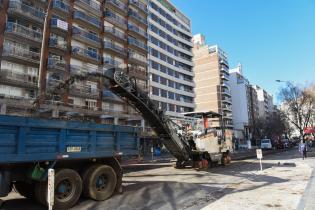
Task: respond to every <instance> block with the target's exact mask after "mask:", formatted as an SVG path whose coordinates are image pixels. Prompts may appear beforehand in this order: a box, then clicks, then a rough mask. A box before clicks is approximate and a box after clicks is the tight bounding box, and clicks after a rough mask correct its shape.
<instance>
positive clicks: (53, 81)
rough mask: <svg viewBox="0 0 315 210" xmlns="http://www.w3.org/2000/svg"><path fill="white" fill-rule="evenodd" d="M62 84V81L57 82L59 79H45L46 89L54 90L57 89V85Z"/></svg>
mask: <svg viewBox="0 0 315 210" xmlns="http://www.w3.org/2000/svg"><path fill="white" fill-rule="evenodd" d="M61 83H63V81H62V80H59V79H55V78H52V77H48V78H47V85H48V88H55V87H57V86H58V85H59V84H61Z"/></svg>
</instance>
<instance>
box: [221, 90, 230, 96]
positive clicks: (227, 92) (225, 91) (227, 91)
mask: <svg viewBox="0 0 315 210" xmlns="http://www.w3.org/2000/svg"><path fill="white" fill-rule="evenodd" d="M221 93H222V94H223V95H228V96H231V91H229V90H228V89H222V91H221Z"/></svg>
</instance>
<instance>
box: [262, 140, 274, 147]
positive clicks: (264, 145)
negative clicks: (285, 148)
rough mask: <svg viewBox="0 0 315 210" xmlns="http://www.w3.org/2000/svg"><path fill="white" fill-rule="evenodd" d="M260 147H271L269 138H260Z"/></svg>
mask: <svg viewBox="0 0 315 210" xmlns="http://www.w3.org/2000/svg"><path fill="white" fill-rule="evenodd" d="M260 148H261V149H272V142H271V139H261V140H260Z"/></svg>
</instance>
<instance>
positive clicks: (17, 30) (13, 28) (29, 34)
mask: <svg viewBox="0 0 315 210" xmlns="http://www.w3.org/2000/svg"><path fill="white" fill-rule="evenodd" d="M5 31H6V33H13V34H16V35H19V36H22V37H23V38H27V39H31V40H33V41H36V42H41V40H42V33H41V32H37V31H34V30H32V29H30V28H28V27H25V26H22V25H20V24H17V23H13V22H8V23H7V27H6V30H5Z"/></svg>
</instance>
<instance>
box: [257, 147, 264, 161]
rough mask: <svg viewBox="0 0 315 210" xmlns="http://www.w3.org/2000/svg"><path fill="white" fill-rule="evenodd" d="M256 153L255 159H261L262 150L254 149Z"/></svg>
mask: <svg viewBox="0 0 315 210" xmlns="http://www.w3.org/2000/svg"><path fill="white" fill-rule="evenodd" d="M256 154H257V159H262V157H263V156H262V150H261V149H256Z"/></svg>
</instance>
